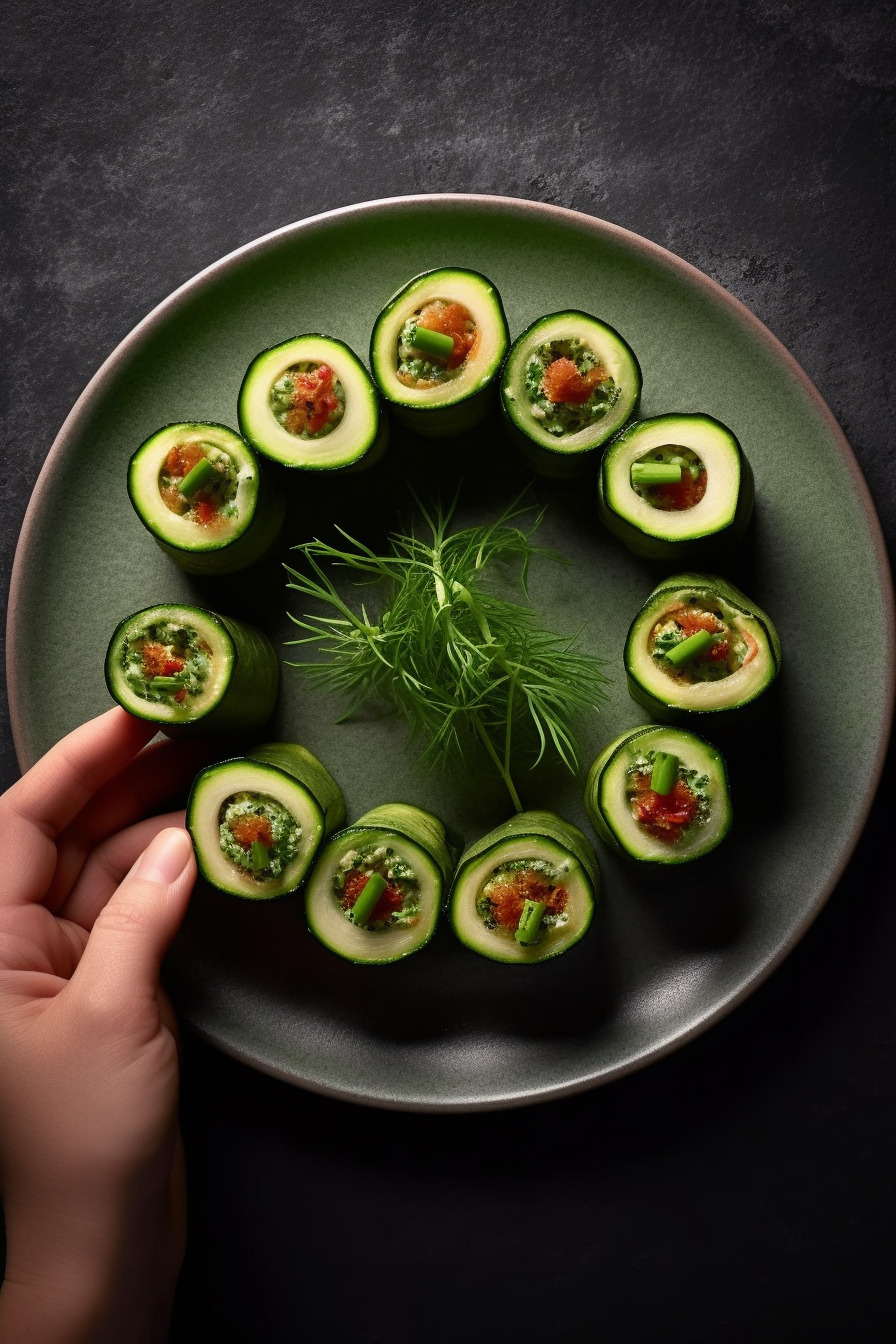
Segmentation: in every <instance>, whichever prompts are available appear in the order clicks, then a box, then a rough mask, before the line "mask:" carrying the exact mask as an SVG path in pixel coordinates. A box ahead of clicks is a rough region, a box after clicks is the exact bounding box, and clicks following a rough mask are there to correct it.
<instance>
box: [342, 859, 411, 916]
mask: <svg viewBox="0 0 896 1344" xmlns="http://www.w3.org/2000/svg"><path fill="white" fill-rule="evenodd" d="M369 880H370V874H369V873H362V872H361V870H360V868H353V869H352V870H351V872H350V873H348V874H347V875H346V879H345V886H344V887H343V888H342V908H343V910H351V909H352V907H353V906H354V904H355V902H356V901H357V899H358V897H359V896H360V895H361V892H362V891H363V890H364V888H365V887H366V886H367V883H368V882H369ZM403 905H404V896H403V895H402V894H401V892H400V891H399V889H398V887H393V885H392V884H391V882H390V883H389V885H388V886H387V887H386V890H385V891H384V892H383V893H382V895H381V896H380V898H379V900H378V901H377V903H376V905H375V906H374V907H373V913H372V914H371V916H370V918H369V920H368V923H370V924H385V922H386V920H387V919H389V918H391V916H392V915H394V914H397V913H398V911H399V910H400V909H401V907H402V906H403Z"/></svg>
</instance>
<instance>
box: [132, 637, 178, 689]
mask: <svg viewBox="0 0 896 1344" xmlns="http://www.w3.org/2000/svg"><path fill="white" fill-rule="evenodd" d="M142 661H143V675H144V677H146V679H147V681H150V680H151V679H152V678H153V677H166V676H168V675H169V673H168V672H166V671H165V669H166V667H167V666H168V664H169V662H170V661H171V660H170V657H169V654H168V650H167V649H166V648H165V645H164V644H152V643H146V644H144V645H143V652H142ZM181 667H183V663H181ZM180 670H181V669H180V667H179V668H178V671H180Z"/></svg>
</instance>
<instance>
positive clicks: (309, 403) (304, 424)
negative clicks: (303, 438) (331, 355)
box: [286, 364, 339, 434]
mask: <svg viewBox="0 0 896 1344" xmlns="http://www.w3.org/2000/svg"><path fill="white" fill-rule="evenodd" d="M333 378H334V374H333V370H332V369H331V368H330V366H329V364H319V365H318V366H317V368H316V369H308V370H307V371H306V372H305V373H298V374H296V375H295V377H294V379H293V387H294V390H293V394H292V406H291V407H290V409H289V411H288V412H287V415H286V428H287V429H288V430H289V432H290V434H301V433H302V432H303V430H307V432H308V433H309V434H319V433H320V431H321V430H322V429H323V427H324V425H325V424H326V423H327V421H328V420H329V418H330V416H331V415H332V414H333V412H334V411H335V409H336V407H337V406H338V405H339V398H338V397H337V396H336V393H335V392H334V391H333Z"/></svg>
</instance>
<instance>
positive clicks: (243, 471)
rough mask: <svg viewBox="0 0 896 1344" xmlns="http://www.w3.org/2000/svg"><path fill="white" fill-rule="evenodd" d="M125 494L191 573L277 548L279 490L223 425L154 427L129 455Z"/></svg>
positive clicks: (235, 564)
mask: <svg viewBox="0 0 896 1344" xmlns="http://www.w3.org/2000/svg"><path fill="white" fill-rule="evenodd" d="M128 494H129V496H130V499H131V503H132V504H133V506H134V509H135V510H136V513H137V517H138V518H139V519H140V521H141V523H142V524H143V526H144V527H145V528H146V529H147V530H148V531H149V532H150V533H151V534H152V536H153V537H154V538H155V540H156V542H157V543H158V544H159V546H161V548H162V550H163V551H165V552H166V554H168V555H170V556H171V558H172V560H176V561H177V563H178V564H179V565H180V567H181V569H185V570H186V571H187V572H188V573H190V574H232V573H234V572H235V571H236V570H238V569H245V568H246V567H247V566H248V565H254V564H255V563H256V561H258V560H263V559H264V558H265V556H267V555H269V554H270V552H271V551H272V550H273V548H274V547H275V546H276V544H277V538H278V537H279V535H280V529H281V527H282V526H283V515H284V511H285V502H284V500H283V497H282V495H281V494H280V493H279V492H277V491H275V490H272V489H271V486H270V483H269V482H267V481H264V480H263V479H262V477H261V474H260V471H259V467H258V463H257V461H256V460H255V454H254V453H253V452H252V451H251V449H250V448H249V447H248V445H247V444H246V443H244V442H243V440H242V439H241V438H240V436H239V434H235V433H234V432H233V430H232V429H228V428H227V427H226V425H212V424H203V423H193V422H185V423H182V424H177V425H165V427H164V428H163V429H159V430H156V432H155V434H151V435H150V436H149V438H148V439H147V440H146V442H145V443H142V444H141V445H140V447H139V448H138V449H137V451H136V453H135V454H134V456H133V457H132V458H131V461H130V465H129V467H128Z"/></svg>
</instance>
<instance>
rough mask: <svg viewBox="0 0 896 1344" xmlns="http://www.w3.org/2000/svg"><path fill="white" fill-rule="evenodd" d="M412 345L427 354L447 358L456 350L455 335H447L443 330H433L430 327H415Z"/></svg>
mask: <svg viewBox="0 0 896 1344" xmlns="http://www.w3.org/2000/svg"><path fill="white" fill-rule="evenodd" d="M411 345H412V346H413V347H414V349H415V350H422V351H423V353H424V354H425V355H437V356H438V358H439V359H447V358H448V356H449V355H450V354H451V353H452V351H453V350H454V337H453V336H446V335H445V334H444V332H441V331H431V330H430V328H429V327H415V328H414V333H413V335H412V337H411Z"/></svg>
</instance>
